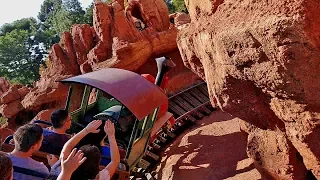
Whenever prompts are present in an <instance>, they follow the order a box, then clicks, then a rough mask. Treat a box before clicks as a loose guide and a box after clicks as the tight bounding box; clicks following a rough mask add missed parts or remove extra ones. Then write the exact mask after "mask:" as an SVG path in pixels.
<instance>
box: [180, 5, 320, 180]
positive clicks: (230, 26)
mask: <svg viewBox="0 0 320 180" xmlns="http://www.w3.org/2000/svg"><path fill="white" fill-rule="evenodd" d="M185 2H186V4H187V6H188V10H189V12H190V17H191V23H190V24H189V25H188V26H187V27H185V28H182V30H181V31H180V32H179V35H178V46H179V50H180V52H181V56H182V58H183V61H184V63H185V65H186V66H187V67H188V68H190V69H192V70H193V71H194V72H196V73H197V74H198V75H199V76H201V77H202V78H203V79H205V80H206V81H207V83H208V88H209V91H210V96H211V100H212V103H215V104H216V105H218V106H219V107H220V108H221V109H223V110H224V111H226V112H228V113H230V114H232V115H234V116H238V117H240V118H241V119H243V120H244V121H246V122H248V123H249V124H251V127H249V128H248V129H247V130H249V131H248V132H249V134H250V135H249V136H251V137H252V139H254V138H255V137H256V138H260V139H261V141H259V143H258V144H263V143H265V142H268V143H270V145H269V146H266V145H264V146H260V145H259V148H260V147H261V148H262V149H264V151H265V152H273V150H274V149H275V148H276V147H277V146H281V144H283V143H286V144H292V146H291V145H288V147H286V149H287V150H286V151H284V153H277V154H274V155H272V156H271V155H270V154H268V155H265V156H263V157H261V158H260V159H261V161H260V162H262V163H260V164H259V163H256V164H258V165H259V166H260V167H261V169H264V170H265V171H266V172H268V173H270V174H273V177H275V178H276V179H299V178H300V177H301V176H300V175H301V174H300V173H299V172H295V171H294V169H297V167H299V166H298V165H295V163H288V162H300V163H301V160H300V159H299V158H297V156H294V155H293V154H294V153H295V152H296V151H297V152H298V153H299V154H300V155H301V156H302V159H303V163H304V165H305V166H306V168H307V169H308V170H311V171H312V172H313V174H314V175H315V176H316V177H317V178H318V179H319V178H320V151H319V148H318V147H319V146H320V141H319V133H320V128H319V119H320V111H319V107H320V103H319V102H320V101H319V100H320V99H319V97H320V89H319V88H320V81H319V79H320V76H319V68H320V60H319V57H320V51H319V44H320V39H319V31H318V29H319V13H318V11H319V8H318V6H317V4H318V2H317V1H315V0H296V1H276V0H271V1H255V0H243V1H240V0H237V1H223V0H217V1H210V0H203V1H191V0H186V1H185ZM256 129H263V130H264V131H265V132H266V133H267V134H266V135H267V136H266V137H262V135H261V134H256V133H254V132H255V130H256ZM279 130H280V131H281V133H279ZM269 132H270V133H269ZM272 134H274V135H272ZM276 134H278V135H279V136H281V137H282V138H281V139H282V140H281V141H282V142H278V143H277V142H274V141H272V140H271V139H272V138H273V137H274V136H275V135H276ZM255 151H256V150H252V149H250V148H249V149H248V154H254V152H255ZM257 152H258V151H257ZM292 152H293V154H291V153H292ZM252 157H253V156H252ZM298 157H299V156H298ZM270 161H273V162H274V163H275V164H277V165H276V166H275V167H272V165H271V164H270V163H269V162H270ZM278 167H282V168H284V169H286V170H287V169H293V171H291V170H290V171H282V170H279V171H275V169H277V168H278Z"/></svg>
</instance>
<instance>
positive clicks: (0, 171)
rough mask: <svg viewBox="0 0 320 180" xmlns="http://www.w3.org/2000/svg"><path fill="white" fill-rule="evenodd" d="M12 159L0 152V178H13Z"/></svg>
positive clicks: (0, 179)
mask: <svg viewBox="0 0 320 180" xmlns="http://www.w3.org/2000/svg"><path fill="white" fill-rule="evenodd" d="M12 174H13V168H12V161H11V159H10V158H9V156H8V155H7V154H6V153H4V152H0V180H12V179H13V176H12Z"/></svg>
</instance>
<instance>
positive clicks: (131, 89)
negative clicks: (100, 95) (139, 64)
mask: <svg viewBox="0 0 320 180" xmlns="http://www.w3.org/2000/svg"><path fill="white" fill-rule="evenodd" d="M59 82H62V83H81V84H86V85H90V86H93V87H95V88H98V89H100V90H102V91H104V92H106V93H108V94H110V95H111V96H113V97H114V98H116V99H117V100H118V101H120V102H121V103H122V104H123V105H124V106H126V107H127V108H128V109H129V110H130V111H131V112H132V113H133V114H134V115H135V116H136V117H137V118H138V119H139V120H141V119H142V118H144V117H145V116H147V115H148V114H150V113H151V112H152V111H153V110H154V109H155V108H157V107H159V106H160V105H161V104H162V103H164V102H165V101H168V98H167V96H166V94H165V93H164V92H163V90H162V89H160V88H159V87H158V86H156V85H155V84H152V83H151V82H149V81H148V80H147V79H145V78H144V77H142V76H140V75H139V74H136V73H134V72H131V71H127V70H123V69H117V68H107V69H102V70H98V71H94V72H90V73H86V74H82V75H79V76H75V77H71V78H68V79H64V80H60V81H59Z"/></svg>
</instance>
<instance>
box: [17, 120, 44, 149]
mask: <svg viewBox="0 0 320 180" xmlns="http://www.w3.org/2000/svg"><path fill="white" fill-rule="evenodd" d="M42 133H43V129H42V128H41V126H39V125H37V124H26V125H23V126H21V127H19V128H18V129H17V131H16V132H15V133H14V135H13V137H14V145H15V148H16V149H17V150H18V151H22V152H28V151H29V150H30V149H31V147H32V146H33V145H35V144H37V143H38V142H39V141H40V139H41V137H42Z"/></svg>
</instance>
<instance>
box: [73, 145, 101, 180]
mask: <svg viewBox="0 0 320 180" xmlns="http://www.w3.org/2000/svg"><path fill="white" fill-rule="evenodd" d="M80 150H81V151H82V152H83V154H84V157H87V159H86V160H85V161H84V163H83V164H81V165H80V166H79V167H78V169H76V170H75V171H74V172H73V173H72V176H71V180H88V179H95V178H96V176H97V174H98V173H99V165H100V160H101V154H100V151H99V149H98V148H97V147H96V146H91V145H85V146H82V147H81V148H80Z"/></svg>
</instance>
